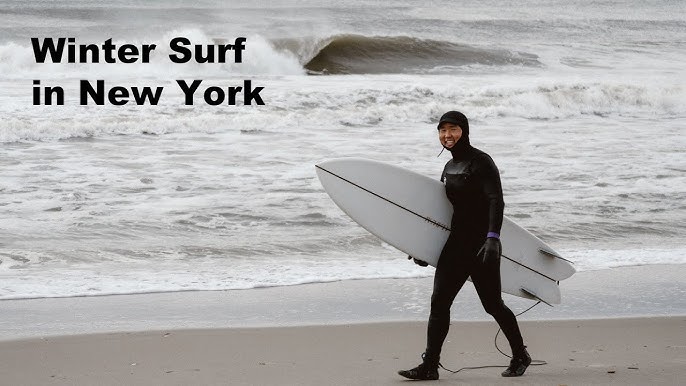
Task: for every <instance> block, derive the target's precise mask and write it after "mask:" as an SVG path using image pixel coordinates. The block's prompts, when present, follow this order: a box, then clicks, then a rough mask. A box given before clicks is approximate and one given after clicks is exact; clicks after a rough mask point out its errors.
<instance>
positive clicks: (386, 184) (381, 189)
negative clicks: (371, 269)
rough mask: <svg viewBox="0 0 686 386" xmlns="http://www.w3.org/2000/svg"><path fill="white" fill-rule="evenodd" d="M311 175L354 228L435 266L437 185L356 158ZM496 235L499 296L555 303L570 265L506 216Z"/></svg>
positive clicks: (445, 221)
mask: <svg viewBox="0 0 686 386" xmlns="http://www.w3.org/2000/svg"><path fill="white" fill-rule="evenodd" d="M316 171H317V176H318V177H319V180H320V181H321V183H322V185H323V186H324V189H325V190H326V192H327V193H328V194H329V196H331V198H332V199H333V201H334V202H335V203H336V204H337V205H338V206H339V207H340V208H341V209H342V210H343V211H344V212H345V213H346V214H348V215H349V216H350V217H351V218H352V219H353V220H355V221H356V222H357V223H358V224H360V225H361V226H362V227H364V228H365V229H367V230H368V231H369V232H371V233H372V234H374V235H376V236H377V237H379V238H380V239H382V240H383V241H385V242H386V243H388V244H390V245H392V246H394V247H396V248H398V249H399V250H401V251H402V252H404V253H407V254H408V255H410V256H413V257H416V258H418V259H421V260H424V261H426V262H427V263H429V264H431V265H432V266H434V267H435V266H436V264H437V263H438V257H439V256H440V254H441V250H442V249H443V245H444V244H445V242H446V240H447V239H448V235H449V233H450V221H451V218H452V212H453V208H452V205H451V204H450V201H448V198H447V197H446V194H445V186H444V185H443V184H442V183H441V182H440V181H438V180H436V179H432V178H429V177H427V176H424V175H421V174H418V173H415V172H413V171H410V170H407V169H403V168H400V167H397V166H393V165H389V164H385V163H382V162H378V161H372V160H367V159H361V158H341V159H334V160H329V161H325V162H322V163H320V164H318V165H316ZM500 237H501V242H502V245H503V254H502V258H501V264H500V272H501V282H502V283H501V284H502V290H503V292H506V293H509V294H512V295H515V296H520V297H524V298H529V299H539V300H541V301H543V302H545V303H548V304H559V303H560V301H561V296H560V288H559V286H558V282H559V281H560V280H563V279H566V278H568V277H570V276H571V275H573V274H574V272H575V269H574V267H573V266H572V264H570V262H569V261H567V260H565V259H563V258H562V257H560V255H559V254H558V253H557V252H555V251H554V250H553V249H552V248H551V247H550V246H548V245H546V244H545V243H544V242H542V241H541V240H539V239H538V238H536V237H535V236H534V235H532V234H531V233H529V232H528V231H526V230H525V229H524V228H522V227H520V226H518V225H517V224H515V223H514V222H513V221H512V220H510V219H509V218H507V217H505V218H504V219H503V227H502V229H501V234H500Z"/></svg>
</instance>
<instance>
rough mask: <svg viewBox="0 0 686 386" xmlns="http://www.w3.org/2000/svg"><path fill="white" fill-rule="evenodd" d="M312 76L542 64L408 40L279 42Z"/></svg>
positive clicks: (526, 57)
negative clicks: (473, 66)
mask: <svg viewBox="0 0 686 386" xmlns="http://www.w3.org/2000/svg"><path fill="white" fill-rule="evenodd" d="M274 44H275V46H276V47H277V48H279V49H285V50H288V51H290V52H292V53H293V54H295V55H296V56H298V57H299V59H300V60H301V62H302V64H303V66H304V68H305V69H306V70H307V71H308V72H309V73H311V74H399V73H417V72H420V73H421V72H436V71H439V72H440V71H441V69H444V70H449V69H453V68H456V67H463V66H470V65H487V66H507V65H518V66H540V65H541V63H540V62H539V61H538V57H537V56H536V55H533V54H529V53H524V52H512V51H508V50H502V49H490V48H480V47H473V46H469V45H466V44H457V43H451V42H447V41H439V40H430V39H419V38H415V37H409V36H374V37H369V36H362V35H350V34H345V35H335V36H332V37H329V38H326V39H321V40H310V41H308V40H296V39H287V40H281V41H275V42H274Z"/></svg>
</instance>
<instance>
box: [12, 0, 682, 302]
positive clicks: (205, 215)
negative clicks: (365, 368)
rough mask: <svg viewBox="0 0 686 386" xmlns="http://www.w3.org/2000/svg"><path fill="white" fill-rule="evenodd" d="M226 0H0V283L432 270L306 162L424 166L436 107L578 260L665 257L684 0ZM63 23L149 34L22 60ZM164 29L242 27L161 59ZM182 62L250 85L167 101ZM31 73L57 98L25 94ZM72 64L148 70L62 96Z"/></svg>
mask: <svg viewBox="0 0 686 386" xmlns="http://www.w3.org/2000/svg"><path fill="white" fill-rule="evenodd" d="M225 3H226V2H223V1H209V0H205V1H195V2H192V5H191V2H183V1H179V0H160V1H151V2H141V1H133V0H128V1H119V2H116V3H114V4H112V2H109V1H107V2H106V1H102V0H83V1H66V0H50V1H48V0H44V1H32V2H25V1H8V0H0V90H1V91H0V117H2V119H1V120H0V299H18V298H42V297H68V296H95V295H106V294H129V293H146V292H165V291H189V290H225V289H247V288H258V287H273V286H284V285H296V284H302V283H313V282H329V281H338V280H352V279H375V278H416V277H426V276H431V275H432V273H433V270H432V269H431V268H420V267H417V266H415V265H414V264H412V263H411V262H409V261H407V260H405V256H404V255H403V254H402V253H401V252H399V251H397V250H395V249H394V248H392V247H390V246H388V245H386V244H384V243H383V242H381V241H380V240H379V239H377V238H375V237H374V236H372V235H371V234H369V233H368V232H366V231H365V230H364V229H362V228H361V227H359V226H358V225H357V224H355V223H354V222H352V221H351V220H350V219H349V218H348V217H347V216H346V215H345V214H344V213H342V212H341V211H340V210H339V209H338V208H337V207H336V206H335V204H334V203H333V202H332V201H331V200H330V199H329V197H328V196H327V195H326V193H325V192H324V191H323V189H322V187H321V185H320V184H319V182H318V180H317V178H316V175H315V171H314V164H316V163H318V162H320V161H322V160H325V159H328V158H335V157H344V156H355V157H365V158H371V159H377V160H380V161H384V162H389V163H393V164H396V165H400V166H402V167H406V168H409V169H412V170H415V171H417V172H420V173H423V174H426V175H429V176H435V177H436V178H438V177H439V175H440V172H441V170H442V168H443V164H444V163H445V162H446V161H447V160H448V159H449V153H447V152H443V154H441V155H439V153H440V151H441V147H440V145H439V143H438V138H437V135H436V128H435V127H436V122H437V120H438V117H440V115H441V114H442V113H443V112H445V111H448V110H460V111H462V112H464V113H465V114H466V115H467V116H468V117H469V118H470V127H471V129H470V138H471V141H472V144H474V145H475V146H476V147H478V148H480V149H482V150H484V151H486V152H488V153H489V154H490V155H491V156H492V157H493V158H494V160H495V162H496V164H497V165H498V167H499V168H500V172H501V177H502V182H503V189H504V195H505V202H506V209H505V214H506V215H507V216H509V217H510V218H512V219H513V220H515V221H516V222H517V223H518V224H520V225H522V226H523V227H525V228H526V229H528V230H529V231H531V232H532V233H534V234H535V235H537V236H538V237H540V238H541V239H542V240H544V241H545V242H547V243H549V244H550V245H551V246H552V247H553V248H554V249H555V250H557V251H558V252H559V253H561V254H562V255H563V256H564V257H565V258H568V259H570V260H572V261H574V263H575V266H576V267H577V269H578V270H579V271H587V270H600V269H611V268H613V267H620V266H632V265H646V264H686V245H685V243H684V241H683V240H684V239H686V227H685V226H684V224H686V139H684V135H683V132H684V129H685V125H684V122H685V120H684V118H686V70H685V69H684V68H685V67H684V65H683V63H684V62H686V4H685V3H684V2H682V1H670V0H650V1H638V0H613V1H590V0H571V1H561V0H523V1H516V2H515V1H495V0H485V1H484V0H479V1H477V0H466V1H459V2H453V1H432V2H426V1H409V0H405V1H396V2H377V1H370V0H344V1H335V2H334V1H320V2H315V1H295V0H290V1H270V2H266V1H265V2H263V1H257V2H251V3H250V4H249V5H244V4H239V3H237V2H236V4H225ZM60 37H64V38H75V40H76V42H77V43H82V44H97V45H101V44H103V42H105V41H106V40H107V39H112V42H113V43H114V44H116V45H118V46H121V45H123V44H132V45H135V46H137V47H141V46H142V45H145V44H156V45H157V48H156V50H155V51H154V52H153V54H152V55H151V58H150V61H149V62H148V63H144V62H142V61H141V60H139V61H137V62H135V63H121V62H119V63H104V62H100V63H66V62H62V63H51V62H47V63H36V60H35V57H34V52H33V49H32V43H31V38H38V39H44V38H53V39H57V38H60ZM175 37H185V38H187V39H189V40H190V41H191V42H192V43H193V44H225V43H227V42H228V43H232V42H234V39H235V38H237V37H245V38H246V43H245V50H244V51H243V53H242V54H243V58H242V62H241V63H235V62H233V61H229V62H228V63H196V62H194V61H191V62H189V63H185V64H177V63H172V62H171V61H170V60H169V57H168V55H169V54H172V53H173V52H172V51H171V49H170V47H169V42H170V41H171V40H172V39H173V38H175ZM229 57H231V58H233V56H232V55H229ZM179 79H183V80H186V81H188V82H190V81H192V80H195V79H198V80H202V81H203V82H202V86H201V88H200V89H201V90H204V89H205V87H212V86H216V87H219V88H223V89H227V88H228V87H232V86H241V85H243V84H244V83H243V82H244V80H251V82H252V85H253V86H254V87H258V86H259V87H264V89H263V90H262V91H261V98H262V99H263V101H264V105H259V104H257V103H253V104H251V105H242V104H241V103H238V104H237V105H229V104H227V103H223V104H220V105H216V106H213V105H210V104H207V103H205V101H204V100H203V99H202V97H200V96H196V98H195V100H194V104H193V105H186V104H185V103H184V94H183V92H182V91H181V90H180V89H179V87H178V86H177V83H176V80H179ZM35 80H39V81H40V85H41V87H46V86H53V87H54V86H59V87H63V89H64V96H65V98H64V105H34V100H33V94H32V93H33V89H34V84H33V82H34V81H35ZM81 80H88V81H90V82H92V83H93V84H95V82H96V80H104V82H105V85H106V87H108V88H109V87H114V86H122V87H128V88H131V87H146V86H147V87H152V88H155V87H163V88H164V91H163V93H162V96H161V98H160V101H159V104H158V105H150V104H146V105H141V106H139V105H136V104H134V103H128V104H126V105H122V106H116V105H112V104H109V103H107V104H105V105H103V106H99V105H95V104H94V103H92V102H91V103H89V104H88V105H81V104H80V103H79V85H80V81H81ZM238 101H239V102H242V101H243V100H242V99H241V98H239V99H238Z"/></svg>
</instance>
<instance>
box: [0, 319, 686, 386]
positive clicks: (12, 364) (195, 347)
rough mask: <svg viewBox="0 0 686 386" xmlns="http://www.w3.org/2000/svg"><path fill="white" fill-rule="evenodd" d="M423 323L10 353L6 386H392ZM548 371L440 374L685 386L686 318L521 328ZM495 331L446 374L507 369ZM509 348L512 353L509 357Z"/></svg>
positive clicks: (488, 328)
mask: <svg viewBox="0 0 686 386" xmlns="http://www.w3.org/2000/svg"><path fill="white" fill-rule="evenodd" d="M424 329H425V325H424V323H421V322H398V323H374V324H354V325H339V326H309V327H304V326H303V327H275V328H235V329H205V330H178V331H147V332H138V333H111V334H96V335H83V336H66V337H53V338H38V339H26V340H19V341H10V342H4V343H3V344H2V346H0V347H1V349H0V370H1V373H2V374H3V377H2V378H3V384H7V385H42V384H54V385H96V384H97V385H190V384H195V385H393V384H401V383H402V382H404V381H403V380H402V378H401V377H400V376H398V375H396V374H395V372H396V371H397V370H398V369H401V368H405V367H408V366H410V365H414V364H416V363H415V362H417V360H418V356H417V355H418V354H419V352H420V350H421V348H422V347H423V346H422V345H423V343H424V342H423V337H424ZM522 330H523V333H524V336H526V338H527V343H528V345H529V350H530V351H531V353H532V355H533V356H534V357H535V358H536V359H542V360H545V361H547V362H548V364H547V365H544V366H534V367H531V368H530V369H529V371H528V372H527V373H526V374H525V376H523V377H521V378H517V379H506V378H502V377H500V375H499V373H500V371H502V369H497V368H488V369H480V370H463V371H462V372H460V373H458V374H449V373H447V372H445V371H441V376H442V379H441V381H440V383H443V384H479V385H481V384H484V385H485V384H489V385H490V384H494V385H495V384H497V385H511V384H513V385H516V384H519V385H522V384H527V385H530V384H543V385H590V384H595V385H606V384H622V385H629V384H630V385H648V384H651V385H656V384H661V385H678V384H680V381H683V379H684V376H686V317H671V318H669V317H661V318H623V319H606V320H583V321H542V322H534V321H529V322H524V323H522ZM495 331H496V327H495V325H494V324H493V323H490V322H457V323H454V324H453V325H452V328H451V332H450V335H449V336H448V342H447V343H446V346H445V352H444V355H443V358H442V362H443V363H444V365H445V366H446V367H449V368H453V369H457V368H459V367H462V366H483V365H491V364H494V365H504V364H507V358H505V357H503V356H502V355H500V354H499V353H497V352H496V351H495V348H494V346H493V344H492V339H493V335H494V334H495ZM502 345H505V346H506V343H505V342H501V346H502Z"/></svg>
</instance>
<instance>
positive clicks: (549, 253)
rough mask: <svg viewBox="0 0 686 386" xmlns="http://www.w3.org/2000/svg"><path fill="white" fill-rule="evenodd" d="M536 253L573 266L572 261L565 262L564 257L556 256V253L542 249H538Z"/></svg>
mask: <svg viewBox="0 0 686 386" xmlns="http://www.w3.org/2000/svg"><path fill="white" fill-rule="evenodd" d="M538 251H539V252H541V253H542V254H544V255H546V256H550V257H555V258H558V259H562V260H564V261H566V262H568V263H570V264H574V262H573V261H571V260H567V259H565V258H564V257H562V256H560V255H558V254H557V253H555V252H553V251H549V250H547V249H543V248H538Z"/></svg>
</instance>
